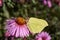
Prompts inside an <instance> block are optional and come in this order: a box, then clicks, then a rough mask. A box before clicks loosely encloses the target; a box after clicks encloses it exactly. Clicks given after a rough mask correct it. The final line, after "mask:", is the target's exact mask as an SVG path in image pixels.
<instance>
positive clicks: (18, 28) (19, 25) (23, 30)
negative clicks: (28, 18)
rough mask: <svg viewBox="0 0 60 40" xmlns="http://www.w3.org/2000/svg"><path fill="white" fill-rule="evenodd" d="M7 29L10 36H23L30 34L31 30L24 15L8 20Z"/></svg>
mask: <svg viewBox="0 0 60 40" xmlns="http://www.w3.org/2000/svg"><path fill="white" fill-rule="evenodd" d="M5 29H6V30H7V31H8V32H9V33H10V36H15V37H22V38H24V37H27V36H29V30H28V28H27V25H26V22H25V19H23V18H22V17H18V18H17V19H9V20H7V21H6V27H5Z"/></svg>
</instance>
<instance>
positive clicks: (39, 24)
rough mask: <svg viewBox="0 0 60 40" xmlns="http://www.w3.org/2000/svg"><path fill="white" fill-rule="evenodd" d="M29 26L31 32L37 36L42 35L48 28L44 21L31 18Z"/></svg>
mask: <svg viewBox="0 0 60 40" xmlns="http://www.w3.org/2000/svg"><path fill="white" fill-rule="evenodd" d="M27 25H28V29H29V30H30V32H31V33H33V34H36V33H40V32H41V31H42V30H43V29H44V28H45V27H47V26H48V23H47V21H45V20H43V19H38V18H34V17H31V18H29V21H28V22H27Z"/></svg>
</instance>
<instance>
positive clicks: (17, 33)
mask: <svg viewBox="0 0 60 40" xmlns="http://www.w3.org/2000/svg"><path fill="white" fill-rule="evenodd" d="M19 33H20V31H19V27H17V30H16V35H15V36H16V37H19Z"/></svg>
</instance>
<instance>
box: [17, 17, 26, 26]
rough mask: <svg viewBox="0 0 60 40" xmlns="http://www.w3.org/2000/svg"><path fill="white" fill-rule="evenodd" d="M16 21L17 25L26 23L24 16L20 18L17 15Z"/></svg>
mask: <svg viewBox="0 0 60 40" xmlns="http://www.w3.org/2000/svg"><path fill="white" fill-rule="evenodd" d="M16 22H17V23H18V24H19V25H23V24H25V23H26V20H25V19H24V18H22V17H18V18H17V19H16Z"/></svg>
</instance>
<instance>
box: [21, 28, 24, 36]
mask: <svg viewBox="0 0 60 40" xmlns="http://www.w3.org/2000/svg"><path fill="white" fill-rule="evenodd" d="M20 37H24V36H23V30H22V28H20Z"/></svg>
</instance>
